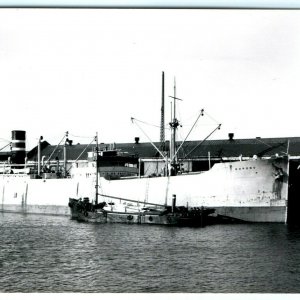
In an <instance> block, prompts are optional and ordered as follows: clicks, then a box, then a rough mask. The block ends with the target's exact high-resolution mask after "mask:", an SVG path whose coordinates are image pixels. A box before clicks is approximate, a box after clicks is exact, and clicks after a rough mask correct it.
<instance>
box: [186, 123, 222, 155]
mask: <svg viewBox="0 0 300 300" xmlns="http://www.w3.org/2000/svg"><path fill="white" fill-rule="evenodd" d="M221 125H222V124H219V125H218V126H217V127H216V128H215V129H214V130H213V131H212V132H211V133H210V134H209V135H208V136H207V137H206V138H205V139H204V140H203V141H201V142H200V143H199V144H198V145H196V146H195V147H194V148H193V149H192V150H191V151H190V152H189V153H188V154H187V155H186V156H184V158H187V156H189V155H190V154H191V153H192V152H194V151H195V149H196V148H198V147H199V146H201V145H202V144H203V143H204V142H205V141H206V140H207V139H208V138H209V137H210V136H211V135H212V134H213V133H214V132H215V131H216V130H218V129H220V128H221ZM184 158H183V159H184Z"/></svg>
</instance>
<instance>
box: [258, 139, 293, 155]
mask: <svg viewBox="0 0 300 300" xmlns="http://www.w3.org/2000/svg"><path fill="white" fill-rule="evenodd" d="M256 140H257V141H258V142H260V143H262V144H264V145H266V146H268V147H270V148H271V147H275V146H274V145H273V146H272V145H270V144H267V143H265V142H263V141H261V140H260V139H256ZM289 141H290V140H288V141H287V143H288V144H289ZM277 147H282V148H284V149H285V147H284V146H283V145H279V146H277ZM281 152H282V153H284V154H287V152H284V151H283V150H282V151H281Z"/></svg>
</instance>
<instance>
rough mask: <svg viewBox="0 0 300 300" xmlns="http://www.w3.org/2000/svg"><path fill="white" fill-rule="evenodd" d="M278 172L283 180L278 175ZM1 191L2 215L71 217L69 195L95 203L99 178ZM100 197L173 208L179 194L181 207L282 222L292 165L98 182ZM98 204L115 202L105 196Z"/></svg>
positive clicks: (17, 182) (8, 181) (271, 163)
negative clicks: (15, 213)
mask: <svg viewBox="0 0 300 300" xmlns="http://www.w3.org/2000/svg"><path fill="white" fill-rule="evenodd" d="M278 170H280V172H281V176H280V178H278V176H277V175H276V172H278ZM276 176H277V177H276ZM1 191H2V197H1V196H0V197H1V198H0V199H2V202H1V205H0V210H1V211H4V212H5V211H7V212H19V213H42V214H50V215H53V214H54V215H70V209H69V207H68V199H69V197H74V198H76V197H77V198H78V197H89V198H90V199H93V194H94V191H95V180H93V179H92V178H84V179H82V178H80V179H78V178H70V179H47V180H45V179H28V178H25V177H24V178H21V179H20V178H6V177H3V178H2V180H1V179H0V193H1ZM99 193H100V194H102V195H110V196H114V197H120V198H127V199H133V200H136V201H139V202H140V203H141V204H143V203H144V204H146V203H148V202H149V203H157V204H160V205H162V204H163V205H165V204H167V205H170V204H171V198H172V195H173V194H175V195H176V197H177V203H176V205H177V206H185V207H186V206H187V207H201V206H204V207H209V208H215V209H216V213H217V214H218V215H220V216H225V217H228V218H231V219H237V220H242V221H247V222H280V223H284V222H285V221H286V218H287V214H286V212H287V200H288V199H287V194H288V162H287V160H286V159H284V158H282V159H276V160H248V161H237V162H226V163H220V164H215V165H214V166H213V168H212V169H211V170H210V171H207V172H204V173H201V174H192V173H191V174H188V175H180V176H172V177H154V178H133V179H120V180H106V179H104V178H100V180H99ZM100 201H106V202H109V201H111V199H109V198H107V197H104V196H103V197H101V200H100ZM114 201H115V202H118V204H121V203H123V202H124V201H123V200H114Z"/></svg>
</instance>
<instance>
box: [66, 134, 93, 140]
mask: <svg viewBox="0 0 300 300" xmlns="http://www.w3.org/2000/svg"><path fill="white" fill-rule="evenodd" d="M69 135H70V136H73V137H77V138H82V139H92V138H94V137H92V136H80V135H74V134H72V133H69Z"/></svg>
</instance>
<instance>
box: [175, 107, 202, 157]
mask: <svg viewBox="0 0 300 300" xmlns="http://www.w3.org/2000/svg"><path fill="white" fill-rule="evenodd" d="M203 112H204V109H201V111H200V114H199V115H198V117H197V119H196V121H195V122H194V124H193V126H192V128H191V129H190V131H189V133H188V134H187V136H186V137H185V139H184V141H183V142H182V143H181V144H180V146H179V147H178V149H177V150H176V152H175V154H174V155H173V157H172V159H171V161H173V159H174V158H175V157H176V155H177V153H178V151H179V150H180V148H181V147H182V145H183V144H184V143H185V141H186V139H187V138H188V137H189V135H190V133H191V132H192V131H193V129H194V127H195V125H196V124H197V122H198V120H199V118H200V117H201V116H203Z"/></svg>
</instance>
